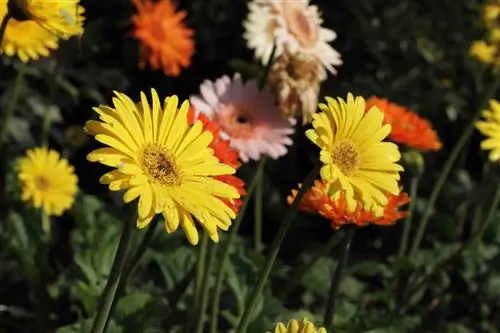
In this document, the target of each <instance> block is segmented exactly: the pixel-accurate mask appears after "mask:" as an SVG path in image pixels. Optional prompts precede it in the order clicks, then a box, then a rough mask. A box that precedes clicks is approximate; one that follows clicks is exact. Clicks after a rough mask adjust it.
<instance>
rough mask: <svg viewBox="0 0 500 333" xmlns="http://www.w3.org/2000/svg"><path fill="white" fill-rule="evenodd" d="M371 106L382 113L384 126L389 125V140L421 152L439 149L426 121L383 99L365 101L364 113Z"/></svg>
mask: <svg viewBox="0 0 500 333" xmlns="http://www.w3.org/2000/svg"><path fill="white" fill-rule="evenodd" d="M372 106H376V107H378V108H379V109H380V111H382V112H383V113H384V123H385V124H391V126H392V131H391V134H389V139H390V140H392V141H394V142H396V143H400V144H405V145H407V146H408V147H411V148H414V149H416V150H419V151H423V152H425V151H430V150H433V151H436V150H439V149H441V147H442V143H441V141H440V140H439V137H438V136H437V133H436V131H434V130H433V129H432V125H431V123H430V122H429V121H428V120H426V119H424V118H421V117H419V116H418V115H417V114H416V113H414V112H413V111H411V110H409V109H408V108H406V107H404V106H401V105H398V104H395V103H391V102H389V101H388V100H387V99H384V98H378V97H375V96H373V97H370V98H369V99H368V100H367V101H366V111H368V110H370V108H371V107H372Z"/></svg>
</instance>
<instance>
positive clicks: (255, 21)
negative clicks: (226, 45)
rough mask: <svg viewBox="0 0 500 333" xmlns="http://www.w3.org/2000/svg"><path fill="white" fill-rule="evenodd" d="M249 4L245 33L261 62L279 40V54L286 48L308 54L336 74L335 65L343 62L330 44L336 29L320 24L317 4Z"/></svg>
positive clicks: (262, 0) (260, 0)
mask: <svg viewBox="0 0 500 333" xmlns="http://www.w3.org/2000/svg"><path fill="white" fill-rule="evenodd" d="M248 8H249V14H248V17H247V20H246V22H245V23H244V26H245V30H246V31H245V35H244V36H245V39H246V40H247V45H248V47H249V48H251V49H254V50H255V56H256V57H257V58H258V59H260V60H261V61H262V62H264V61H267V59H268V58H269V56H270V54H271V51H272V49H273V45H274V43H276V55H277V56H280V55H281V54H282V53H283V52H284V51H285V49H286V50H288V51H289V52H290V53H291V54H295V53H301V54H305V55H309V56H312V57H315V58H316V59H317V60H318V61H319V62H320V63H321V64H323V66H324V67H326V68H327V69H328V71H330V72H331V73H333V74H335V73H336V70H335V68H334V66H339V65H341V64H342V60H341V59H340V54H339V53H338V52H337V51H335V50H334V49H333V48H332V47H331V46H330V45H329V43H330V42H331V41H333V40H334V39H335V38H336V37H337V36H336V34H335V32H334V31H332V30H330V29H326V28H324V27H322V26H321V24H322V23H323V20H322V19H321V17H320V13H319V11H318V8H317V7H316V6H313V5H309V0H295V1H275V0H253V1H252V2H250V3H249V5H248Z"/></svg>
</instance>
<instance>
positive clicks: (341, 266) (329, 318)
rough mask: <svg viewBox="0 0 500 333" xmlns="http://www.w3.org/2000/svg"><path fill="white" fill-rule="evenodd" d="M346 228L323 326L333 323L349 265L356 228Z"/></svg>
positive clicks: (328, 326) (329, 325)
mask: <svg viewBox="0 0 500 333" xmlns="http://www.w3.org/2000/svg"><path fill="white" fill-rule="evenodd" d="M346 228H348V230H347V232H346V234H345V236H344V239H343V242H342V248H341V251H342V252H341V253H340V261H339V263H338V264H337V267H336V268H335V270H334V271H333V276H332V284H331V286H330V292H329V295H328V301H327V304H326V310H325V316H324V318H323V326H325V327H326V328H330V327H331V326H332V324H333V315H334V314H335V305H336V301H337V295H338V293H339V288H340V283H341V281H342V276H343V275H344V270H345V268H346V266H347V259H348V257H349V250H350V248H351V243H352V239H353V237H354V231H355V230H356V227H355V226H346Z"/></svg>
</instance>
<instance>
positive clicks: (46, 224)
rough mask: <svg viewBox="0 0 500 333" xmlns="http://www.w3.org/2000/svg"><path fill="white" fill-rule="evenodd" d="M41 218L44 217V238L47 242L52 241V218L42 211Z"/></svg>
mask: <svg viewBox="0 0 500 333" xmlns="http://www.w3.org/2000/svg"><path fill="white" fill-rule="evenodd" d="M40 213H41V215H42V216H41V217H42V232H43V238H44V240H45V241H48V240H50V231H51V225H50V216H49V214H47V213H46V212H45V211H44V210H41V212H40Z"/></svg>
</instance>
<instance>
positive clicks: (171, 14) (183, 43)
mask: <svg viewBox="0 0 500 333" xmlns="http://www.w3.org/2000/svg"><path fill="white" fill-rule="evenodd" d="M132 2H133V3H134V5H135V6H136V8H137V11H138V14H137V15H134V16H132V23H133V24H134V26H135V30H134V32H133V34H134V36H135V37H136V38H137V39H139V41H140V42H141V46H140V52H141V62H140V64H139V66H140V67H144V64H145V63H146V61H149V64H150V65H151V68H153V69H154V70H158V69H160V68H163V72H164V73H165V75H169V76H178V75H179V74H180V72H181V69H182V68H187V67H189V65H190V64H191V57H192V55H193V53H194V41H193V35H194V32H193V30H191V29H189V28H187V27H186V26H185V25H184V18H185V17H186V15H187V12H186V11H178V12H176V11H175V7H174V4H173V3H172V1H171V0H160V1H158V2H153V1H151V0H132Z"/></svg>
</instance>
